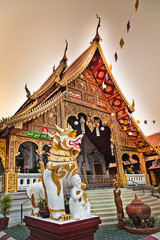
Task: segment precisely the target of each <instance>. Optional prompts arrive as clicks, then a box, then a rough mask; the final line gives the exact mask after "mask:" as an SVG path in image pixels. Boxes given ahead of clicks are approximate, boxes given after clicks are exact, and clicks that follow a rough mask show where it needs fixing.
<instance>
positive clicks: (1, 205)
mask: <svg viewBox="0 0 160 240" xmlns="http://www.w3.org/2000/svg"><path fill="white" fill-rule="evenodd" d="M11 207H12V196H11V195H10V194H7V195H4V196H3V197H2V198H1V200H0V210H1V214H2V215H3V217H6V216H7V215H9V214H10V213H11V212H10V209H11Z"/></svg>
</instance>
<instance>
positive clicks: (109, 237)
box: [5, 221, 160, 240]
mask: <svg viewBox="0 0 160 240" xmlns="http://www.w3.org/2000/svg"><path fill="white" fill-rule="evenodd" d="M157 225H158V227H159V232H160V221H159V222H158V224H157ZM5 232H6V233H7V234H8V235H10V236H11V237H13V238H14V239H16V240H25V239H26V238H27V236H29V230H28V229H27V228H26V227H25V226H23V225H17V226H15V227H11V228H8V229H7V230H5ZM144 237H147V235H134V234H130V233H128V232H126V231H125V230H119V229H117V228H116V229H114V228H105V229H100V230H98V231H97V232H96V233H95V234H94V240H121V239H122V240H135V239H142V238H144ZM145 239H146V240H151V239H160V234H159V233H157V234H155V236H154V237H152V238H149V236H148V238H145ZM44 240H46V239H44Z"/></svg>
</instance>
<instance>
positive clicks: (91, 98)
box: [83, 93, 94, 103]
mask: <svg viewBox="0 0 160 240" xmlns="http://www.w3.org/2000/svg"><path fill="white" fill-rule="evenodd" d="M83 99H84V100H85V101H87V102H91V103H93V102H94V96H92V95H90V94H88V93H83Z"/></svg>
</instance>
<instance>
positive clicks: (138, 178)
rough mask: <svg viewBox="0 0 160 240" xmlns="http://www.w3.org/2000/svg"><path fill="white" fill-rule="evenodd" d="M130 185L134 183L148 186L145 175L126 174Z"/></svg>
mask: <svg viewBox="0 0 160 240" xmlns="http://www.w3.org/2000/svg"><path fill="white" fill-rule="evenodd" d="M126 176H127V182H128V185H129V186H130V185H134V182H136V183H138V184H140V185H146V178H145V174H126Z"/></svg>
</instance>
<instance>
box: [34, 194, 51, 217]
mask: <svg viewBox="0 0 160 240" xmlns="http://www.w3.org/2000/svg"><path fill="white" fill-rule="evenodd" d="M37 206H38V207H39V214H40V216H41V217H42V218H48V217H49V214H50V212H49V209H48V206H47V202H46V199H43V198H40V199H39V201H38V203H37Z"/></svg>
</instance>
